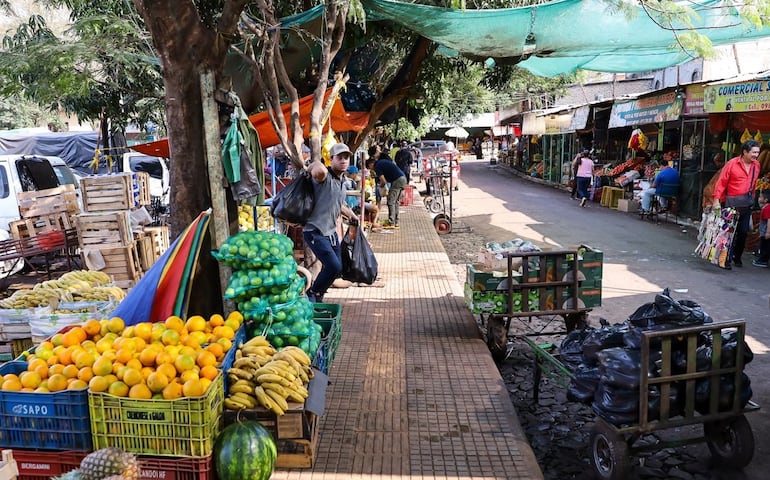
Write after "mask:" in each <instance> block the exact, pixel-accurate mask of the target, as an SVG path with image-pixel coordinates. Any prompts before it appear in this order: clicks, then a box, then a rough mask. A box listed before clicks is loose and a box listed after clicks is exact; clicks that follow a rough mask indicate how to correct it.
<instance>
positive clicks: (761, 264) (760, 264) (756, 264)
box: [751, 260, 767, 268]
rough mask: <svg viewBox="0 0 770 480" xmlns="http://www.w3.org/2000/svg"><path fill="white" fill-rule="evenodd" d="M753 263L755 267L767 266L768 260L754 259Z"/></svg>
mask: <svg viewBox="0 0 770 480" xmlns="http://www.w3.org/2000/svg"><path fill="white" fill-rule="evenodd" d="M751 264H752V265H754V266H755V267H761V268H767V262H760V261H759V260H754V261H753V262H751Z"/></svg>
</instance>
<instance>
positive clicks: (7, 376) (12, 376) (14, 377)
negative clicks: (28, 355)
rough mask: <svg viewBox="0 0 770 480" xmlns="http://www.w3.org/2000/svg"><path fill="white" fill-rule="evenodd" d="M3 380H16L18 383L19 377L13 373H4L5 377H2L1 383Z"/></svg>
mask: <svg viewBox="0 0 770 480" xmlns="http://www.w3.org/2000/svg"><path fill="white" fill-rule="evenodd" d="M5 380H16V381H17V382H18V381H19V376H18V375H16V374H15V373H6V374H5V375H3V381H5Z"/></svg>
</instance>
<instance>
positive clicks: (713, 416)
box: [524, 320, 760, 480]
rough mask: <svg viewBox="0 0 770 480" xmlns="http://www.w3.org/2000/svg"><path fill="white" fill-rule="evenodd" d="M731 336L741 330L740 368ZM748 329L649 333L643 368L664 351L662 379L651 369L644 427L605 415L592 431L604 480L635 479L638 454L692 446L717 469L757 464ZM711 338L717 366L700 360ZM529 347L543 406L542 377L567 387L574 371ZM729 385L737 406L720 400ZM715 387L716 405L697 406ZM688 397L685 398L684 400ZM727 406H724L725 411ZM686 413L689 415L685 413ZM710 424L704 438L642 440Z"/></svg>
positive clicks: (546, 349) (595, 461)
mask: <svg viewBox="0 0 770 480" xmlns="http://www.w3.org/2000/svg"><path fill="white" fill-rule="evenodd" d="M728 330H734V331H735V332H736V339H737V348H736V349H735V353H734V358H735V360H734V362H733V361H731V358H730V355H728V353H727V351H726V350H724V349H723V343H722V333H723V332H725V331H728ZM745 332H746V323H745V322H744V321H742V320H736V321H730V322H719V323H711V324H705V325H698V326H694V327H685V328H672V329H667V330H656V331H644V332H642V343H641V365H649V364H650V358H651V357H650V356H651V353H652V352H656V353H657V352H658V351H660V353H661V359H660V360H659V364H660V375H658V376H652V375H650V374H649V371H648V370H647V369H641V371H640V375H639V411H638V421H636V422H634V423H633V424H629V425H621V426H617V425H613V424H612V423H610V422H609V421H607V420H605V419H603V418H602V417H601V416H600V415H599V413H598V412H597V418H596V423H595V425H594V427H593V429H592V432H591V440H590V455H591V464H592V466H593V468H594V473H595V474H596V478H599V479H601V480H623V479H626V478H629V470H630V469H631V466H632V462H631V459H630V456H631V455H633V454H635V453H641V452H645V451H655V450H658V449H663V448H669V447H678V446H684V445H690V444H694V443H703V442H705V443H706V444H707V446H708V449H709V451H710V452H711V455H712V456H713V457H714V459H715V460H716V463H717V464H719V465H721V466H726V467H730V468H734V469H741V468H743V467H745V466H746V465H748V464H749V463H750V462H751V459H752V457H753V454H754V435H753V433H752V431H751V425H750V424H749V422H748V421H747V420H746V417H745V416H744V414H745V413H749V412H754V411H756V410H759V408H760V407H759V405H758V404H756V403H755V402H753V401H749V402H748V403H747V404H746V405H745V406H743V405H742V404H741V402H740V400H739V399H740V396H741V393H742V389H743V387H742V383H743V367H744V355H745V348H744V347H745V344H744V337H745ZM704 333H710V334H711V338H712V342H713V343H712V349H713V351H712V356H711V365H710V368H708V369H705V368H704V367H703V366H702V365H701V367H700V368H698V362H697V361H696V355H697V353H696V352H697V348H698V346H699V343H698V340H699V338H700V337H701V336H702V335H703V334H704ZM524 341H525V342H526V343H527V344H528V345H529V346H530V347H531V348H532V350H533V351H534V353H535V380H534V381H535V385H534V387H535V388H534V395H533V398H534V399H535V401H537V392H538V390H539V387H540V380H541V378H542V374H543V373H545V374H546V375H548V376H549V377H550V378H553V379H555V380H556V382H557V383H558V384H559V385H561V386H563V387H565V388H567V386H568V383H569V378H570V376H571V373H570V371H569V370H568V369H567V368H566V367H565V366H564V364H562V363H561V361H560V360H559V358H558V354H553V353H552V352H551V351H552V350H553V349H554V347H553V345H552V344H545V345H538V344H536V343H535V342H533V341H532V340H530V339H528V338H526V337H525V338H524ZM675 344H679V345H684V346H685V347H682V348H685V349H686V371H685V372H684V373H675V372H674V366H673V364H674V360H673V353H674V350H675V347H674V345H675ZM725 379H728V380H729V379H731V381H732V382H733V385H734V390H733V393H732V395H731V396H730V397H729V406H728V407H727V408H725V405H724V404H720V402H724V401H725V400H724V398H720V393H722V391H721V387H722V385H723V382H724V381H725ZM698 382H709V383H710V389H709V395H708V406H707V407H706V410H705V413H704V408H703V406H702V405H701V406H700V407H698V406H696V384H697V383H698ZM653 386H655V387H656V388H658V389H659V391H660V407H659V409H658V411H656V412H654V413H653V412H651V411H650V409H649V403H648V402H649V398H648V394H649V389H650V387H653ZM673 388H677V390H678V392H679V400H678V402H677V404H678V405H679V406H681V408H679V409H677V408H676V407H675V406H674V405H672V402H671V391H672V389H673ZM682 397H684V398H682ZM720 407H721V408H720ZM680 411H681V413H679V412H680ZM697 424H702V425H703V434H702V435H696V436H692V435H691V436H688V437H687V438H677V439H674V440H667V441H664V440H660V439H658V440H657V441H656V442H653V443H649V442H648V443H644V442H639V443H638V444H637V442H638V441H639V440H640V439H642V437H643V436H644V435H646V434H649V433H652V432H654V431H658V430H664V429H670V428H677V429H680V428H681V427H685V426H691V425H697Z"/></svg>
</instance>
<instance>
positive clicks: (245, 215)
mask: <svg viewBox="0 0 770 480" xmlns="http://www.w3.org/2000/svg"><path fill="white" fill-rule="evenodd" d="M246 230H254V207H252V206H251V205H238V231H239V232H245V231H246Z"/></svg>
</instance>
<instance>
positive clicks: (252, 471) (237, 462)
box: [214, 420, 278, 480]
mask: <svg viewBox="0 0 770 480" xmlns="http://www.w3.org/2000/svg"><path fill="white" fill-rule="evenodd" d="M277 457H278V452H277V448H276V445H275V440H273V437H272V435H270V432H268V431H267V430H266V429H265V427H263V426H262V425H260V424H259V423H258V422H254V421H248V420H247V421H241V422H236V423H233V424H231V425H228V426H227V428H225V429H224V430H223V431H222V433H221V434H220V435H219V437H217V441H216V444H215V445H214V469H215V470H216V473H217V478H219V480H244V479H250V480H268V479H269V478H270V476H271V475H272V473H273V469H274V468H275V463H276V459H277Z"/></svg>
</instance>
